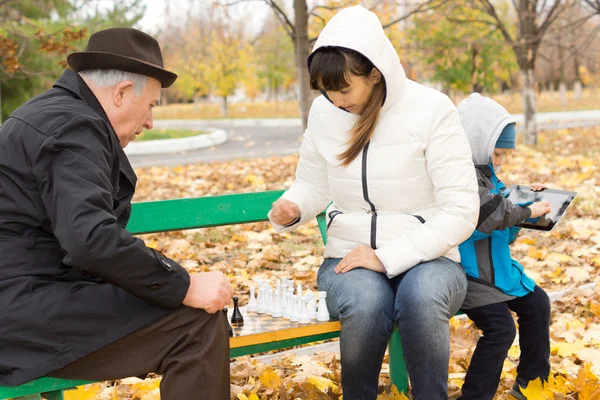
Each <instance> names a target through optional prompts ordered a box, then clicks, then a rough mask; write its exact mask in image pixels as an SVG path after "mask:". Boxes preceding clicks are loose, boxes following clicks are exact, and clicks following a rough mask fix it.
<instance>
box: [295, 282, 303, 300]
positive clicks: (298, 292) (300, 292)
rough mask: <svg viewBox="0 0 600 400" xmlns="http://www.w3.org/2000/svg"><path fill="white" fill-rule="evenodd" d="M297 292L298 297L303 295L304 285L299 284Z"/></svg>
mask: <svg viewBox="0 0 600 400" xmlns="http://www.w3.org/2000/svg"><path fill="white" fill-rule="evenodd" d="M296 294H297V295H298V297H302V285H301V284H298V287H297V288H296Z"/></svg>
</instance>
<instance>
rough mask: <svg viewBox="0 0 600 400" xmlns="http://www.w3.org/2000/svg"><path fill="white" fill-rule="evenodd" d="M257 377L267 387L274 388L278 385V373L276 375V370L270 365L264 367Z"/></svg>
mask: <svg viewBox="0 0 600 400" xmlns="http://www.w3.org/2000/svg"><path fill="white" fill-rule="evenodd" d="M258 379H259V380H260V383H262V384H263V386H265V387H266V388H267V389H275V388H277V387H279V382H280V379H279V375H277V372H275V371H274V370H273V368H271V367H269V368H267V369H265V372H263V373H262V374H260V376H259V377H258Z"/></svg>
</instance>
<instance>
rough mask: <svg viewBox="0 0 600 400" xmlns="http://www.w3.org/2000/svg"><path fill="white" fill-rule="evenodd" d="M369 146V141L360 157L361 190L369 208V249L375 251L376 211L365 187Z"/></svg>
mask: <svg viewBox="0 0 600 400" xmlns="http://www.w3.org/2000/svg"><path fill="white" fill-rule="evenodd" d="M369 144H371V141H368V142H367V144H366V145H365V148H364V149H363V156H362V189H363V198H364V199H365V201H366V202H367V203H369V206H370V207H371V211H370V212H371V248H372V249H373V250H375V249H377V209H376V208H375V204H373V203H372V202H371V200H369V189H368V187H367V154H368V153H369Z"/></svg>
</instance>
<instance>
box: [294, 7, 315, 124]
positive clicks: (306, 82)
mask: <svg viewBox="0 0 600 400" xmlns="http://www.w3.org/2000/svg"><path fill="white" fill-rule="evenodd" d="M294 26H295V30H296V37H295V43H294V50H295V52H296V65H297V66H298V102H299V103H300V116H301V117H302V126H303V128H304V129H306V125H307V122H308V111H309V110H310V104H311V103H312V93H311V90H310V78H309V75H308V67H307V66H306V59H307V58H308V50H309V43H308V8H307V6H306V0H294Z"/></svg>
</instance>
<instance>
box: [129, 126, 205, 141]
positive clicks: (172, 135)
mask: <svg viewBox="0 0 600 400" xmlns="http://www.w3.org/2000/svg"><path fill="white" fill-rule="evenodd" d="M205 133H206V132H198V131H184V130H177V129H151V130H149V131H144V132H143V133H142V134H141V135H140V136H138V137H137V141H145V140H161V139H178V138H184V137H190V136H197V135H203V134H205Z"/></svg>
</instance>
